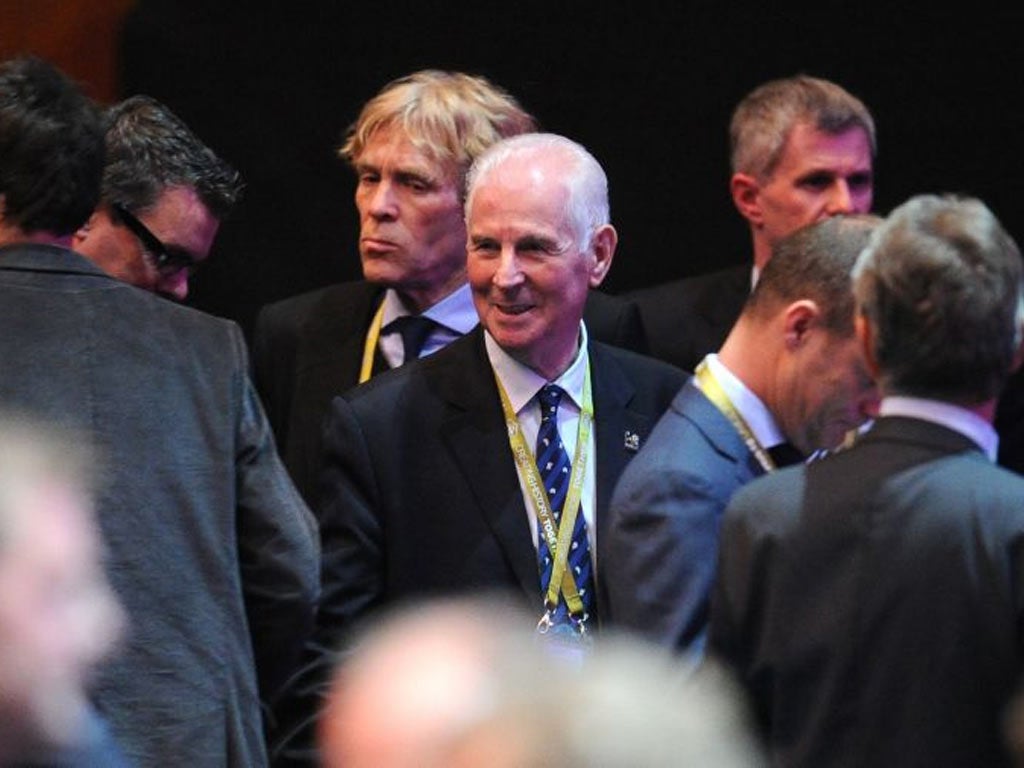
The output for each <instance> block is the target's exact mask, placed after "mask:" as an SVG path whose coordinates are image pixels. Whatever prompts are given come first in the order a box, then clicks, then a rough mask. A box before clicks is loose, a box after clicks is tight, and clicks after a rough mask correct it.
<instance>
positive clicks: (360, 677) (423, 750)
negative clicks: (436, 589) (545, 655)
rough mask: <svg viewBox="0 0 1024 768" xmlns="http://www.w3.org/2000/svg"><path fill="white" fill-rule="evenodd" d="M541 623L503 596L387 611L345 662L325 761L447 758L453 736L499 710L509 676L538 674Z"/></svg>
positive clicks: (369, 765) (414, 762) (328, 715)
mask: <svg viewBox="0 0 1024 768" xmlns="http://www.w3.org/2000/svg"><path fill="white" fill-rule="evenodd" d="M535 622H536V618H535V617H530V616H528V615H526V614H525V613H524V612H523V611H522V609H521V608H520V606H518V605H516V604H510V603H508V602H507V601H506V600H505V599H504V598H501V597H497V596H495V597H494V598H493V599H488V598H480V599H475V598H474V599H465V600H452V601H440V602H428V603H426V604H423V605H420V606H417V607H410V608H406V609H402V610H398V611H396V612H395V613H393V614H391V615H388V616H385V617H384V618H383V619H382V620H380V621H379V622H378V623H377V624H375V625H372V626H371V627H369V628H368V629H367V630H366V631H365V633H364V635H363V636H362V637H361V638H360V639H359V640H358V642H357V643H356V645H355V647H354V650H353V651H352V653H351V655H350V656H348V657H346V659H345V661H344V662H343V664H342V665H341V666H340V667H339V669H338V673H337V675H336V677H335V679H334V682H333V685H332V687H331V692H330V696H329V698H328V703H327V707H326V710H325V714H324V716H323V718H322V719H321V725H320V728H321V730H320V745H321V755H322V758H323V761H324V765H325V766H327V767H328V768H334V767H335V766H338V767H339V768H340V767H341V766H344V768H414V767H415V768H424V767H425V766H437V767H438V768H440V766H443V765H445V759H444V755H445V751H446V749H447V746H448V744H449V743H450V741H451V740H452V739H454V738H455V737H456V736H457V735H458V734H459V733H460V732H461V731H462V729H463V728H465V727H466V726H467V724H469V723H472V722H476V721H477V720H478V719H479V718H481V717H483V716H485V715H486V714H487V713H489V712H490V711H491V707H493V705H494V697H495V696H498V695H500V692H501V691H502V689H503V687H504V686H506V685H508V682H509V680H512V679H515V678H516V677H518V676H519V675H524V674H525V675H533V674H534V673H533V670H534V669H535V657H534V654H533V651H534V650H535V648H534V647H533V643H532V635H531V634H530V629H531V628H532V625H533V624H534V623H535ZM513 670H515V671H514V672H513Z"/></svg>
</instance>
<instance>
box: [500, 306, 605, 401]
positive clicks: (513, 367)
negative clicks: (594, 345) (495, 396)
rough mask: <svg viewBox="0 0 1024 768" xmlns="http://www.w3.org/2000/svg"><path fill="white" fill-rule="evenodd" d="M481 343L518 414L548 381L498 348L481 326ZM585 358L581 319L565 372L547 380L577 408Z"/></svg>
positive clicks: (585, 328) (585, 362) (585, 363)
mask: <svg viewBox="0 0 1024 768" xmlns="http://www.w3.org/2000/svg"><path fill="white" fill-rule="evenodd" d="M484 345H485V346H486V348H487V357H488V359H489V360H490V361H491V367H492V368H494V372H495V373H496V374H497V376H498V379H499V380H500V381H501V385H502V386H503V387H504V388H505V393H506V394H507V395H508V399H509V402H510V403H511V404H512V409H513V410H514V411H515V412H516V413H519V412H520V411H522V410H523V408H525V407H526V406H527V404H529V402H530V400H531V399H532V398H533V397H534V396H535V395H536V394H537V392H538V390H540V388H541V387H543V386H544V385H545V384H547V383H548V382H547V379H545V378H544V377H543V376H541V375H540V374H539V373H537V372H536V371H534V370H533V369H532V368H528V367H527V366H525V365H523V364H522V363H520V362H519V361H518V360H516V359H515V358H513V357H512V356H511V355H510V354H509V353H508V352H506V351H505V350H504V349H502V348H501V346H500V345H499V344H498V342H496V341H495V340H494V337H492V336H491V334H490V333H488V332H487V330H486V329H484ZM587 359H588V357H587V326H586V325H585V324H584V323H583V321H582V320H581V321H580V344H579V348H578V349H577V351H576V357H575V358H573V361H572V363H571V364H570V365H569V367H568V368H567V369H566V370H565V372H564V373H563V374H562V375H561V376H559V377H558V378H557V379H555V380H554V381H553V382H551V383H552V384H557V385H558V386H560V387H561V388H562V389H563V390H565V393H566V394H567V395H568V396H569V397H570V398H571V399H572V401H573V403H574V404H575V406H576V408H577V410H581V409H582V404H583V379H584V376H585V375H586V371H587Z"/></svg>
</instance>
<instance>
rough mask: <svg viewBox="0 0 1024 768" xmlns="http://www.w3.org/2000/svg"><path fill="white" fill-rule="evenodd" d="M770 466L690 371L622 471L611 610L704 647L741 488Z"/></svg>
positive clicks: (635, 624) (668, 642) (636, 624)
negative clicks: (726, 519)
mask: <svg viewBox="0 0 1024 768" xmlns="http://www.w3.org/2000/svg"><path fill="white" fill-rule="evenodd" d="M760 474H763V470H762V469H761V466H760V465H759V464H758V463H757V460H756V459H755V458H754V455H753V454H752V453H751V452H750V451H749V449H748V448H747V447H746V445H745V444H744V443H743V440H742V438H741V437H740V435H739V433H737V432H736V429H735V428H734V427H733V426H732V424H730V423H729V420H728V419H727V418H726V417H725V416H723V415H722V413H721V412H720V411H719V410H718V409H717V408H716V407H715V406H714V404H712V403H711V401H710V400H708V399H707V397H705V396H704V394H703V393H702V392H701V391H700V389H698V388H697V386H696V384H695V383H694V382H693V380H692V379H691V380H690V381H688V382H687V383H686V384H685V385H683V388H682V389H681V390H680V391H679V393H678V394H677V395H676V397H675V399H673V401H672V405H671V406H670V407H669V410H668V411H666V413H665V415H664V416H662V417H661V419H660V420H659V421H658V423H657V424H656V425H655V427H654V431H653V432H651V436H650V438H649V439H648V440H647V444H646V445H645V446H644V447H643V448H642V449H641V450H640V453H639V455H638V456H637V457H636V459H635V460H633V461H632V462H631V463H630V464H629V466H628V467H626V469H625V471H624V472H623V473H622V477H621V478H620V479H619V482H618V485H617V486H616V488H615V494H614V496H613V497H612V503H611V508H610V509H609V514H608V520H607V522H606V527H607V530H608V534H607V547H606V550H605V557H604V560H603V561H602V565H601V569H602V574H603V578H604V581H605V583H606V584H607V594H608V614H609V616H608V618H609V619H610V620H611V621H612V622H613V623H615V624H617V625H621V626H624V627H627V628H629V629H632V630H638V631H640V632H641V633H643V634H645V635H647V636H648V637H649V638H650V639H652V640H654V641H655V642H657V643H660V644H662V645H665V646H670V647H674V648H679V649H684V648H686V649H691V650H694V651H699V650H701V648H702V647H703V643H704V637H705V633H706V629H707V623H708V604H709V601H710V599H711V587H712V584H713V581H714V576H715V560H716V558H717V553H718V524H719V520H720V519H721V516H722V513H723V512H724V511H725V505H726V504H727V503H728V501H729V498H730V497H731V496H732V494H733V492H734V491H735V490H736V489H737V488H739V487H740V486H742V485H743V484H745V483H748V482H750V481H751V480H753V479H754V478H755V477H757V476H758V475H760Z"/></svg>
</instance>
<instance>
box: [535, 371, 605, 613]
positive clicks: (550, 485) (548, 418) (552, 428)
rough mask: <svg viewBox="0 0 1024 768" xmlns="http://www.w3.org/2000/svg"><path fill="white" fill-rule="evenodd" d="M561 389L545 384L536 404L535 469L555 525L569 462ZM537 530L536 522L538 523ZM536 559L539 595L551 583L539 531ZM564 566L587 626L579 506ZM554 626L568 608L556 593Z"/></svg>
mask: <svg viewBox="0 0 1024 768" xmlns="http://www.w3.org/2000/svg"><path fill="white" fill-rule="evenodd" d="M562 394H563V393H562V389H561V388H560V387H558V386H556V385H555V384H546V385H544V388H543V389H541V390H540V392H538V393H537V399H538V400H539V401H540V412H541V421H540V429H539V430H538V432H537V450H536V452H535V455H536V457H537V470H538V471H539V472H540V477H541V480H542V481H543V483H544V487H545V488H546V489H547V492H548V502H549V503H550V505H551V512H552V514H553V515H554V518H555V524H556V525H557V524H558V523H559V522H560V521H561V519H562V507H563V505H564V504H565V497H566V495H567V494H568V492H569V477H570V475H571V473H572V463H571V462H570V461H569V454H568V453H567V452H566V450H565V446H564V445H563V444H562V438H561V437H560V436H559V434H558V404H559V403H560V402H561V400H562ZM538 527H539V521H538ZM537 558H538V564H539V567H540V586H541V593H542V594H547V590H548V585H549V583H550V582H551V570H552V565H553V562H552V557H551V552H550V551H549V550H548V545H547V541H545V539H544V535H543V531H540V532H539V535H538V545H537ZM568 567H569V568H570V569H571V570H572V573H573V577H574V578H575V579H576V587H577V589H578V590H579V593H580V598H581V599H582V600H583V605H584V607H585V608H586V612H587V613H588V614H589V615H590V617H591V618H590V620H589V621H588V622H587V623H588V625H593V616H594V575H593V570H592V566H591V562H590V544H589V542H588V541H587V523H586V521H585V520H584V519H583V509H582V505H581V508H580V510H579V513H578V514H577V515H576V524H575V525H574V526H573V531H572V543H571V544H570V547H569V558H568ZM553 620H554V622H555V623H556V624H565V623H568V621H569V608H568V606H567V605H566V602H565V597H564V596H563V595H561V594H559V600H558V608H557V610H556V611H555V613H554V615H553Z"/></svg>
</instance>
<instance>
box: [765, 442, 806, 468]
mask: <svg viewBox="0 0 1024 768" xmlns="http://www.w3.org/2000/svg"><path fill="white" fill-rule="evenodd" d="M768 455H769V456H771V457H772V461H774V462H775V466H776V467H780V468H781V467H788V466H790V465H792V464H801V463H803V461H804V455H803V454H802V453H800V451H798V450H797V449H796V448H794V447H793V445H792V444H791V443H779V444H778V445H773V446H772V447H771V448H769V449H768Z"/></svg>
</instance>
